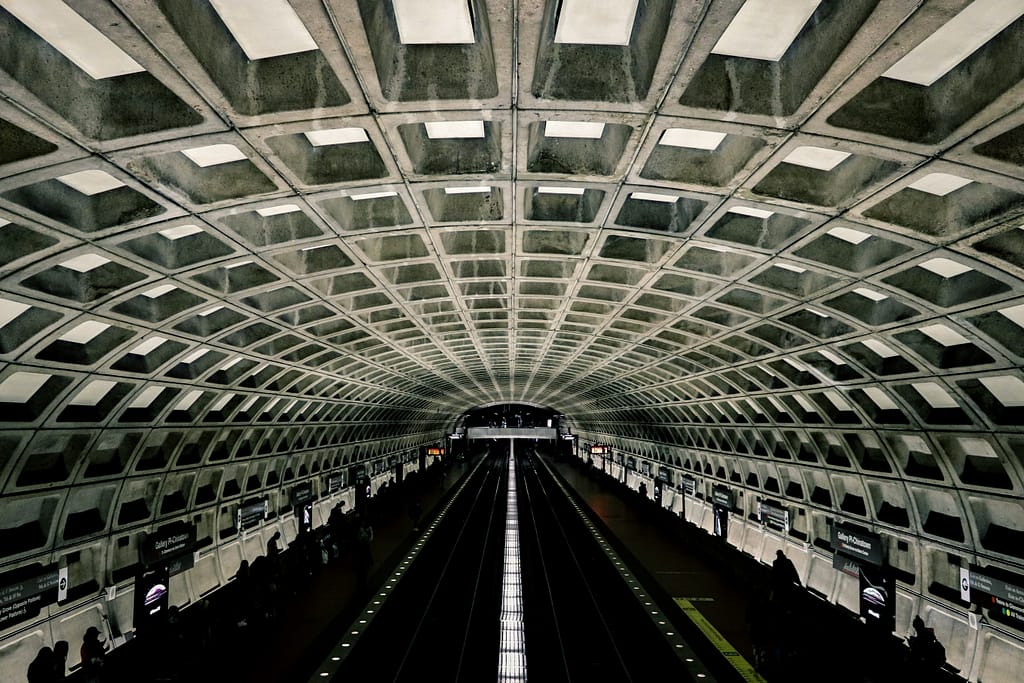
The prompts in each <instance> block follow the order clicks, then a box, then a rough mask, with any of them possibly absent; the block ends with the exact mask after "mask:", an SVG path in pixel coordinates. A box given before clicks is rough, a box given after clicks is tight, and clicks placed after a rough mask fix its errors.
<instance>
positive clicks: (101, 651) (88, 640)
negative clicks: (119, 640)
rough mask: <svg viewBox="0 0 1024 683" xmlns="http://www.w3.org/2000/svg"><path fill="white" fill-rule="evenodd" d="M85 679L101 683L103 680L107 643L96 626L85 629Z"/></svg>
mask: <svg viewBox="0 0 1024 683" xmlns="http://www.w3.org/2000/svg"><path fill="white" fill-rule="evenodd" d="M79 653H80V654H81V656H82V673H83V680H85V681H86V682H87V683H100V682H101V681H102V680H103V668H104V665H105V663H106V656H107V644H106V643H105V642H104V641H103V639H101V638H100V630H99V629H98V628H96V627H95V626H90V627H89V628H87V629H85V634H84V635H83V636H82V649H81V650H80V651H79Z"/></svg>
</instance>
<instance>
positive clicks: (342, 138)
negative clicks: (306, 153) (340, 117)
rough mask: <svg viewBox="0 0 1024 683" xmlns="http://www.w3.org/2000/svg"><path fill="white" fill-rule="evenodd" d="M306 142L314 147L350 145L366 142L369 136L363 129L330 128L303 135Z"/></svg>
mask: <svg viewBox="0 0 1024 683" xmlns="http://www.w3.org/2000/svg"><path fill="white" fill-rule="evenodd" d="M304 135H305V136H306V140H308V141H309V144H311V145H313V146H314V147H327V146H330V145H350V144H352V143H354V142H368V141H369V140H370V138H369V136H367V134H366V129H365V128H330V129H328V130H311V131H308V132H306V133H304Z"/></svg>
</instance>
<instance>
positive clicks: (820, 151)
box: [782, 147, 851, 171]
mask: <svg viewBox="0 0 1024 683" xmlns="http://www.w3.org/2000/svg"><path fill="white" fill-rule="evenodd" d="M850 156H851V154H850V153H849V152H841V151H839V150H838V149H825V148H824V147H797V148H796V149H794V150H793V151H792V152H790V153H789V154H788V155H787V156H786V158H785V159H783V160H782V161H783V162H784V163H787V164H793V165H794V166H804V167H806V168H813V169H817V170H819V171H831V170H832V169H833V168H835V167H836V166H838V165H839V164H841V163H843V162H844V161H846V160H847V159H849V158H850Z"/></svg>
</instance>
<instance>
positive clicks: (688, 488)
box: [680, 474, 697, 496]
mask: <svg viewBox="0 0 1024 683" xmlns="http://www.w3.org/2000/svg"><path fill="white" fill-rule="evenodd" d="M680 483H681V484H682V486H683V493H685V494H686V495H688V496H692V495H694V494H695V493H697V480H696V479H694V478H693V477H691V476H690V475H689V474H684V475H683V478H682V480H681V481H680Z"/></svg>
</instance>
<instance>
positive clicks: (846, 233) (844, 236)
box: [828, 228, 871, 244]
mask: <svg viewBox="0 0 1024 683" xmlns="http://www.w3.org/2000/svg"><path fill="white" fill-rule="evenodd" d="M828 234H829V235H832V236H833V237H835V238H836V239H841V240H843V241H844V242H849V243H850V244H860V243H861V242H863V241H864V240H866V239H868V238H869V237H871V235H870V234H869V233H866V232H861V231H860V230H854V229H853V228H832V229H831V230H829V231H828Z"/></svg>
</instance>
